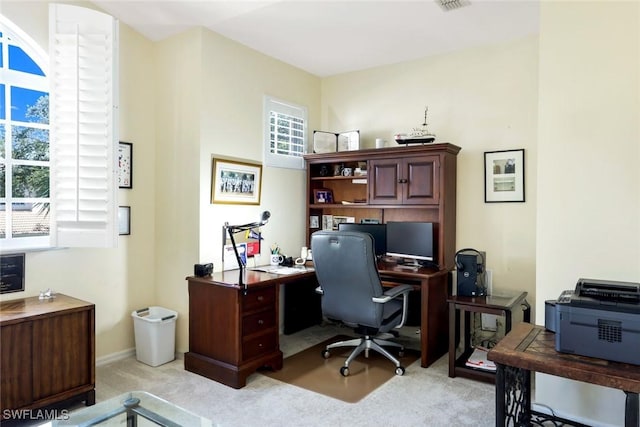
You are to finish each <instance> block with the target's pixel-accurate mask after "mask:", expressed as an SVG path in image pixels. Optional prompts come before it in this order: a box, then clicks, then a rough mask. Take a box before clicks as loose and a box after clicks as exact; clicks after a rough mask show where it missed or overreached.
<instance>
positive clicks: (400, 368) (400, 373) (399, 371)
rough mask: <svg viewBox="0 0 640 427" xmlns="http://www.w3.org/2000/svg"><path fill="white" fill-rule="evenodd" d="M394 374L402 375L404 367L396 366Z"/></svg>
mask: <svg viewBox="0 0 640 427" xmlns="http://www.w3.org/2000/svg"><path fill="white" fill-rule="evenodd" d="M396 375H397V376H399V377H401V376H403V375H404V368H403V367H402V366H398V367H397V368H396Z"/></svg>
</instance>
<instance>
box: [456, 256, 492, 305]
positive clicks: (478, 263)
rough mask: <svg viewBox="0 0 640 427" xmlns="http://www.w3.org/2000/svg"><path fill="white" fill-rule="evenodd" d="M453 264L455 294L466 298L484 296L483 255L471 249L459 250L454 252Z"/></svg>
mask: <svg viewBox="0 0 640 427" xmlns="http://www.w3.org/2000/svg"><path fill="white" fill-rule="evenodd" d="M455 263H456V270H457V274H456V283H457V293H456V294H457V295H459V296H466V297H478V296H482V295H486V293H487V289H486V287H485V274H486V273H485V267H484V264H485V257H484V254H483V253H482V252H480V251H477V250H475V249H472V248H465V249H461V250H459V251H458V252H456V256H455Z"/></svg>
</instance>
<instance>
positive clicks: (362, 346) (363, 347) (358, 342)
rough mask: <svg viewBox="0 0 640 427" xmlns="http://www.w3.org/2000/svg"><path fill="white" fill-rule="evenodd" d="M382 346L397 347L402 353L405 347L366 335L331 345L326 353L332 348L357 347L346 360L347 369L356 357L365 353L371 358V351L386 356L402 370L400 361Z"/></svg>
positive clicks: (326, 349)
mask: <svg viewBox="0 0 640 427" xmlns="http://www.w3.org/2000/svg"><path fill="white" fill-rule="evenodd" d="M382 346H387V347H395V348H399V349H400V351H404V346H403V345H401V344H398V343H396V342H392V341H387V340H383V339H378V338H376V337H371V336H370V335H365V336H362V337H360V338H355V339H352V340H345V341H338V342H335V343H332V344H329V345H328V346H327V347H326V348H325V351H329V350H330V349H332V348H338V347H355V348H354V349H353V351H352V352H351V354H350V355H349V357H347V360H345V362H344V367H345V368H348V367H349V364H350V363H351V362H352V361H353V360H354V359H355V358H356V357H358V355H359V354H360V353H362V352H363V351H364V352H365V353H364V356H365V357H369V350H375V351H377V352H378V353H380V354H382V355H383V356H385V357H386V358H387V359H389V360H391V361H392V362H393V363H394V365H395V366H396V368H401V365H400V361H399V360H398V359H397V358H396V357H394V356H393V355H392V354H391V353H389V351H387V349H385V348H384V347H382Z"/></svg>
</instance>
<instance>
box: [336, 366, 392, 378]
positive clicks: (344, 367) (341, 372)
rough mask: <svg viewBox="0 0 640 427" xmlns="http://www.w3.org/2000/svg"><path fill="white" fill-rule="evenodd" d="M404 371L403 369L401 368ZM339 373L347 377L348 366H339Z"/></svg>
mask: <svg viewBox="0 0 640 427" xmlns="http://www.w3.org/2000/svg"><path fill="white" fill-rule="evenodd" d="M402 371H403V372H404V369H403V370H402ZM396 373H398V371H397V370H396ZM340 375H342V376H343V377H348V376H349V368H348V367H346V366H343V367H342V368H340Z"/></svg>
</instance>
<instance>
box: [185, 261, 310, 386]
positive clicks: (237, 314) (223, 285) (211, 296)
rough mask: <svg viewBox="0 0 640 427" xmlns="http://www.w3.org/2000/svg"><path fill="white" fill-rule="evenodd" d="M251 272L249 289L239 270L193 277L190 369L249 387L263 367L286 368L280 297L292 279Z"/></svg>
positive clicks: (190, 282)
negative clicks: (281, 344) (281, 340)
mask: <svg viewBox="0 0 640 427" xmlns="http://www.w3.org/2000/svg"><path fill="white" fill-rule="evenodd" d="M245 274H246V277H244V283H247V287H243V286H241V285H239V284H238V283H239V280H238V279H239V271H238V270H229V271H224V272H217V273H214V274H213V276H210V277H188V278H187V281H188V286H189V351H188V352H187V353H185V355H184V367H185V369H186V370H187V371H190V372H195V373H196V374H199V375H202V376H205V377H207V378H210V379H212V380H215V381H218V382H221V383H223V384H226V385H228V386H230V387H233V388H242V387H244V386H245V385H246V382H247V377H248V376H249V375H251V374H252V373H254V372H255V371H256V370H257V369H258V368H260V367H263V366H267V367H270V368H271V369H274V370H278V369H281V368H282V352H281V351H280V347H279V335H278V334H279V330H278V305H279V304H278V299H279V296H278V295H279V285H280V284H281V283H283V282H286V279H284V280H280V279H278V278H277V277H276V276H274V275H269V274H267V273H261V272H257V271H245ZM312 274H313V273H309V274H308V276H310V275H312ZM305 277H306V276H305Z"/></svg>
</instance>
